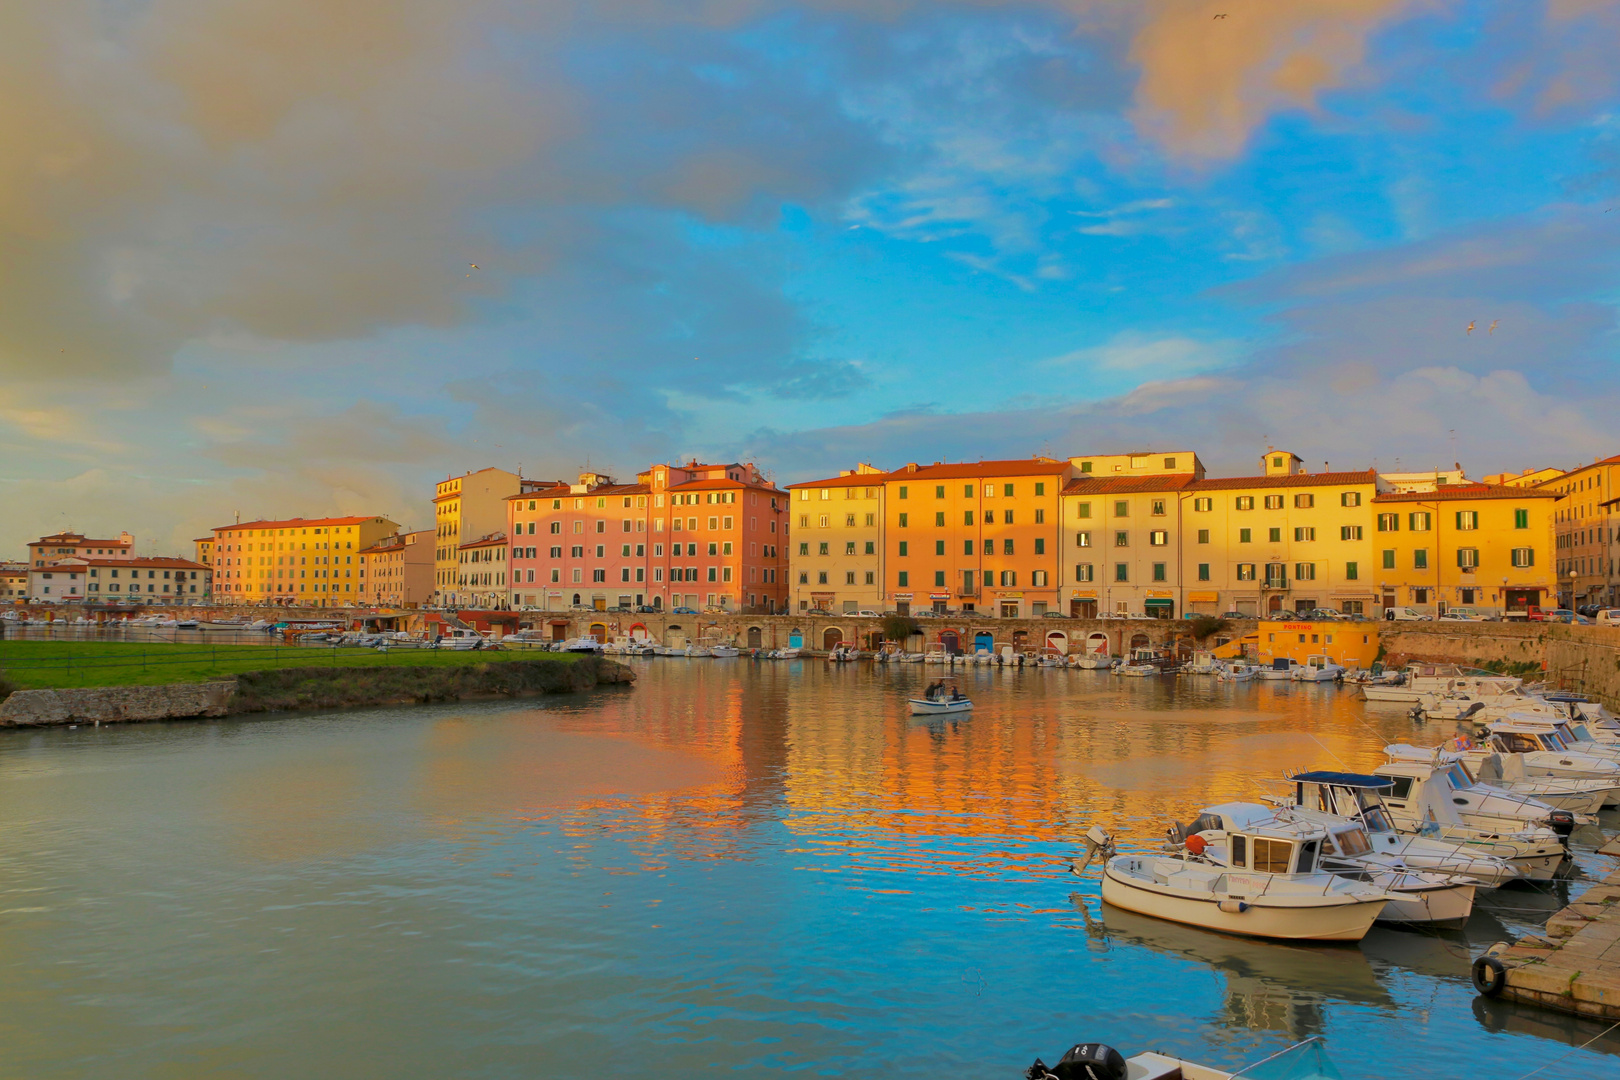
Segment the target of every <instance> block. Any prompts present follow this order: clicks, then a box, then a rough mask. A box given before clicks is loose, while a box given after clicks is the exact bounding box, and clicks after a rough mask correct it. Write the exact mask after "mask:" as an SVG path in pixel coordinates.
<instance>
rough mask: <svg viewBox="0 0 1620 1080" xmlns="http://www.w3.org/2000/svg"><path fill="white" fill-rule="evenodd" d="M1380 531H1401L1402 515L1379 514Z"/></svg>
mask: <svg viewBox="0 0 1620 1080" xmlns="http://www.w3.org/2000/svg"><path fill="white" fill-rule="evenodd" d="M1378 531H1379V532H1400V531H1401V515H1399V514H1379V515H1378Z"/></svg>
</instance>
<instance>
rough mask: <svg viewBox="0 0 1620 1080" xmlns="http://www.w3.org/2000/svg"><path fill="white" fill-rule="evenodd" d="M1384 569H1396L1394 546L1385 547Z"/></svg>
mask: <svg viewBox="0 0 1620 1080" xmlns="http://www.w3.org/2000/svg"><path fill="white" fill-rule="evenodd" d="M1384 569H1385V570H1393V569H1395V549H1393V548H1385V549H1384Z"/></svg>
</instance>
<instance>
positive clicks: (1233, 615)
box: [1221, 611, 1254, 619]
mask: <svg viewBox="0 0 1620 1080" xmlns="http://www.w3.org/2000/svg"><path fill="white" fill-rule="evenodd" d="M1221 618H1223V619H1252V618H1254V616H1253V615H1245V614H1243V612H1241V611H1224V612H1222V613H1221Z"/></svg>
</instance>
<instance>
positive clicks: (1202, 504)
mask: <svg viewBox="0 0 1620 1080" xmlns="http://www.w3.org/2000/svg"><path fill="white" fill-rule="evenodd" d="M1214 507H1215V500H1214V499H1211V498H1210V497H1209V496H1207V495H1204V496H1200V497H1199V498H1196V499H1194V500H1193V509H1194V510H1196V511H1198V512H1199V513H1201V514H1202V513H1207V512H1208V511H1210V510H1212V509H1214Z"/></svg>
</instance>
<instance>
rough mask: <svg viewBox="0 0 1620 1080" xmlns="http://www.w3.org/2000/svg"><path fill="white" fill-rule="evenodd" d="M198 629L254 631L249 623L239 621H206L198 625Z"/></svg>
mask: <svg viewBox="0 0 1620 1080" xmlns="http://www.w3.org/2000/svg"><path fill="white" fill-rule="evenodd" d="M197 629H199V630H250V629H252V627H251V626H249V625H248V624H247V623H245V622H242V621H241V620H237V619H222V620H213V619H204V620H203V621H202V622H199V623H198V624H197Z"/></svg>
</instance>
